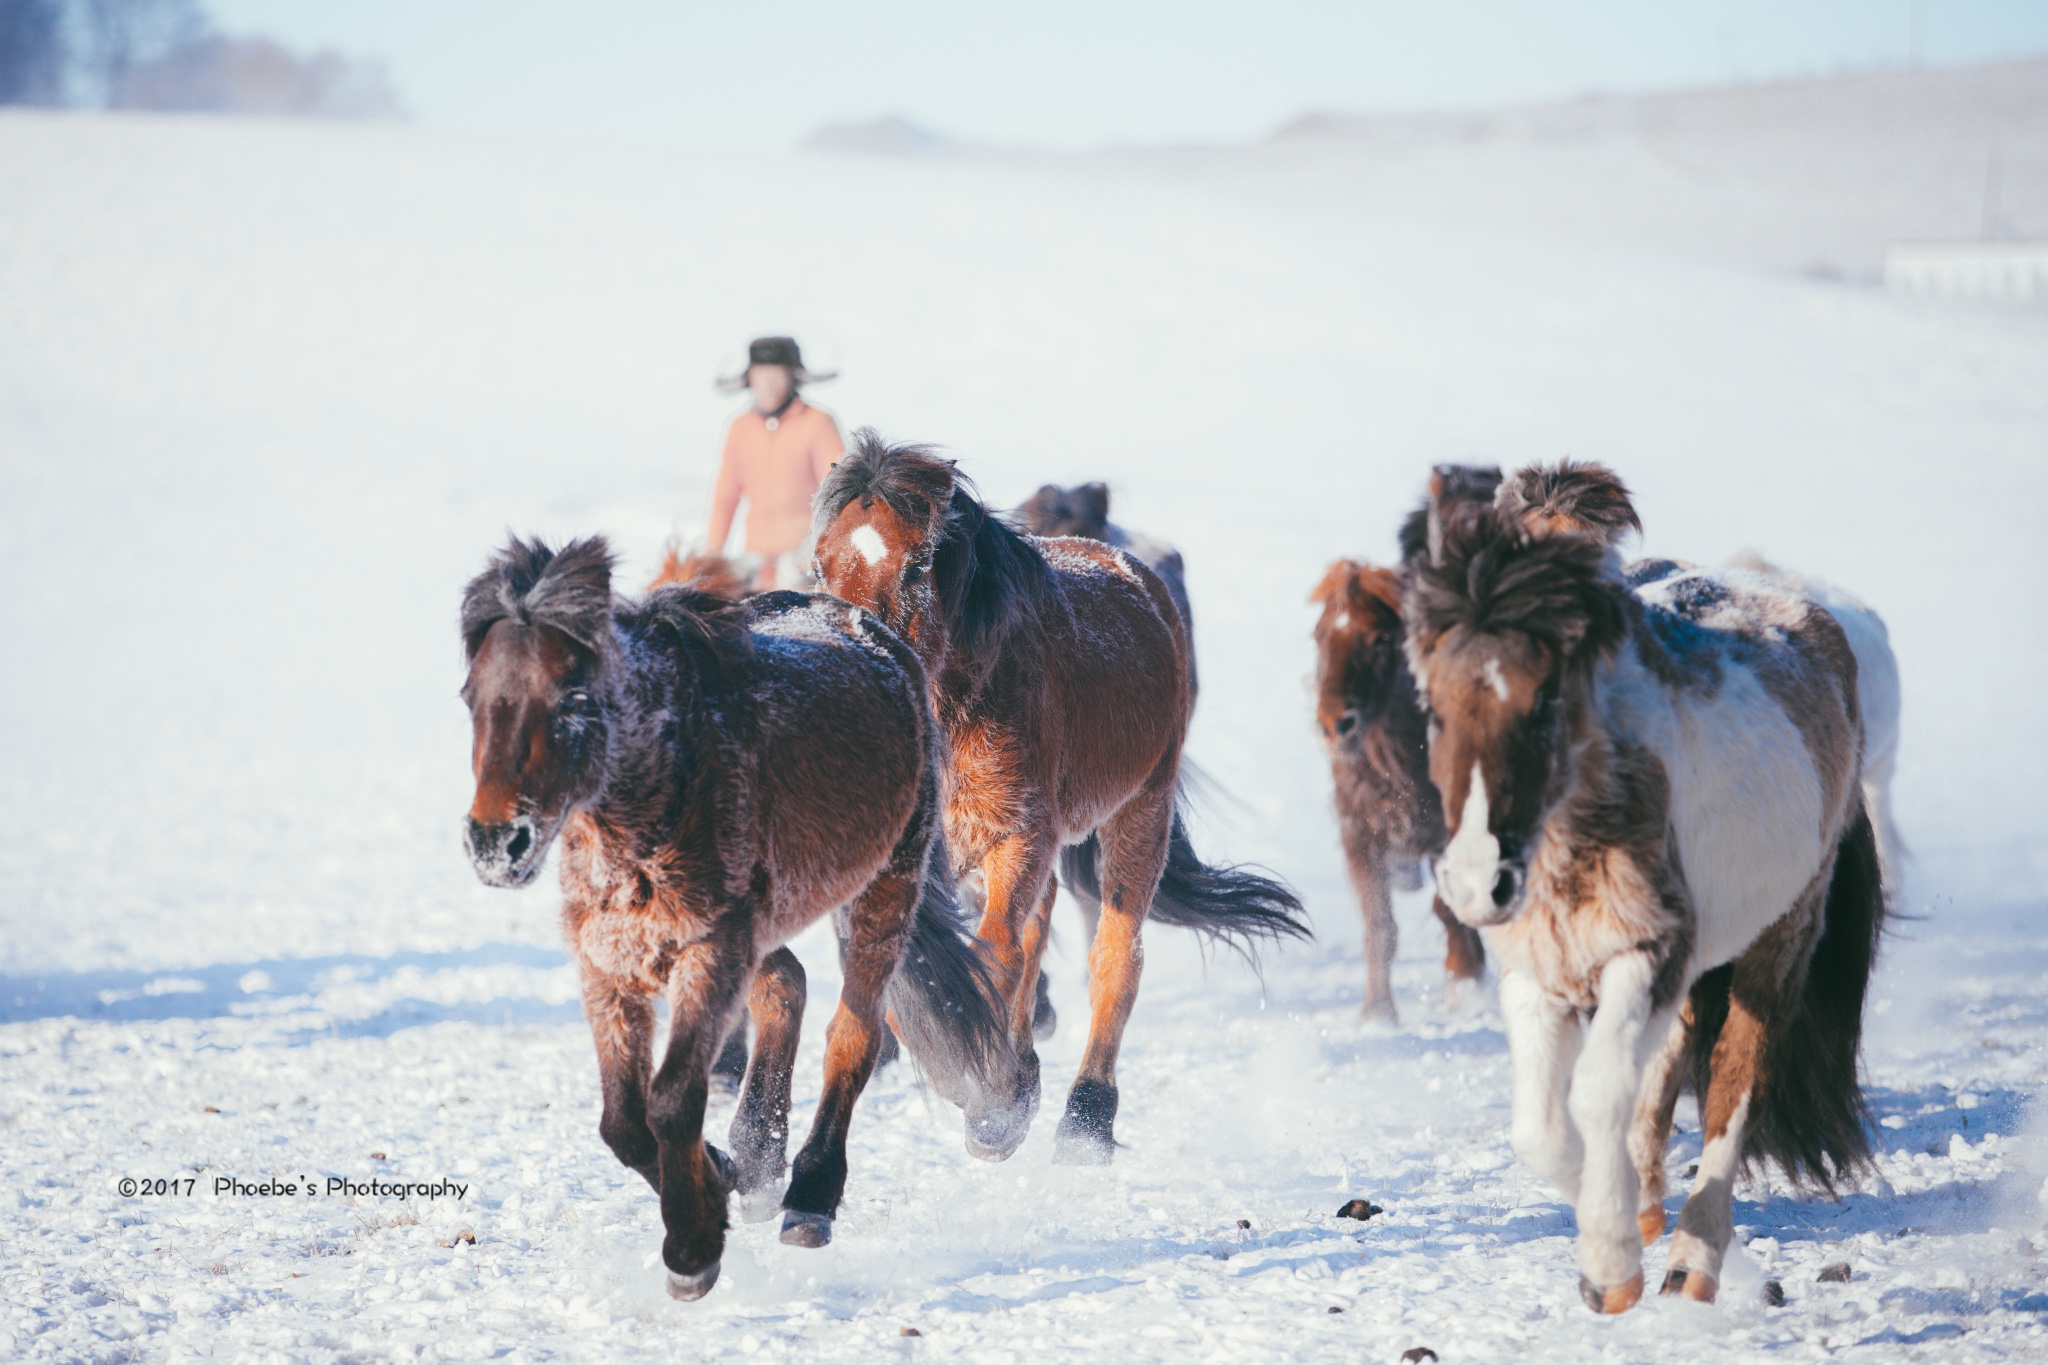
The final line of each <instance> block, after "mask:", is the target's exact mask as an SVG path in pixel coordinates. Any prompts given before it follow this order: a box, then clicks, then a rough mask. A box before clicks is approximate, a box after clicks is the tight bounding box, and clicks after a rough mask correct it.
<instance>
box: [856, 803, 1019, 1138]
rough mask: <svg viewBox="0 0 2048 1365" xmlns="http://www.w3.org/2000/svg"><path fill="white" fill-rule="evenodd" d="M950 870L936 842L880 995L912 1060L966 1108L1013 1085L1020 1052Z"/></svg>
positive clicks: (939, 1090) (933, 1082) (935, 1085)
mask: <svg viewBox="0 0 2048 1365" xmlns="http://www.w3.org/2000/svg"><path fill="white" fill-rule="evenodd" d="M949 869H950V864H949V862H948V859H947V857H946V850H945V846H944V844H943V843H942V842H937V841H935V842H934V845H933V848H932V856H931V865H930V867H929V868H928V869H927V870H926V872H925V877H924V887H923V889H922V891H920V892H919V894H918V899H917V914H916V920H915V923H914V924H913V926H912V928H911V932H910V946H909V948H908V949H907V950H906V951H905V952H904V954H903V963H902V965H901V966H899V967H898V968H897V969H896V975H895V977H894V978H893V979H891V981H890V982H889V987H888V990H887V991H886V993H885V994H884V1000H885V1001H886V1003H887V1005H888V1007H889V1012H890V1014H891V1016H892V1017H893V1019H894V1022H895V1025H896V1032H897V1034H898V1036H900V1037H901V1038H902V1040H903V1045H904V1047H905V1048H906V1049H907V1050H908V1051H909V1053H910V1056H911V1059H912V1060H913V1061H914V1062H916V1063H917V1066H918V1068H919V1069H920V1070H921V1071H923V1073H924V1074H925V1076H926V1077H927V1078H929V1079H930V1081H931V1082H932V1085H933V1087H934V1088H935V1089H937V1090H938V1092H939V1093H940V1094H941V1095H943V1096H945V1097H946V1098H947V1099H949V1100H951V1101H953V1102H954V1103H955V1104H959V1105H962V1106H965V1105H966V1104H967V1103H968V1101H969V1098H970V1096H972V1095H974V1094H976V1093H977V1092H979V1093H981V1094H995V1093H1002V1094H1007V1093H1008V1092H1009V1091H1010V1090H1012V1089H1014V1088H1015V1085H1016V1071H1017V1054H1016V1051H1015V1049H1014V1048H1012V1046H1011V1044H1010V1030H1009V1026H1008V1024H1007V1023H1006V1022H1005V1017H1004V1010H1003V1006H1002V1003H1001V1001H1000V999H999V998H998V996H997V993H996V987H995V981H994V978H993V977H992V976H991V975H990V973H989V968H988V963H987V962H986V961H985V960H984V959H983V957H982V955H981V950H980V947H979V944H980V940H979V939H977V938H976V937H975V936H974V934H973V931H972V930H971V929H969V927H968V925H967V922H966V920H965V918H964V916H963V915H962V914H961V911H960V902H959V899H958V897H957V896H956V895H955V893H954V890H953V882H952V877H951V875H950V871H949Z"/></svg>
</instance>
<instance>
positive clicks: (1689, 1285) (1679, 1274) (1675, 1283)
mask: <svg viewBox="0 0 2048 1365" xmlns="http://www.w3.org/2000/svg"><path fill="white" fill-rule="evenodd" d="M1658 1292H1659V1293H1662V1294H1683V1295H1685V1296H1686V1297H1687V1298H1688V1299H1691V1300H1692V1301H1693V1302H1694V1303H1712V1302H1713V1301H1714V1296H1715V1295H1717V1294H1719V1293H1720V1292H1721V1282H1720V1281H1719V1280H1717V1279H1715V1278H1714V1277H1713V1276H1712V1275H1709V1274H1708V1273H1707V1272H1706V1271H1704V1270H1687V1269H1686V1268H1685V1267H1684V1266H1673V1267H1672V1268H1671V1269H1670V1270H1668V1271H1666V1272H1664V1287H1663V1288H1662V1289H1660V1290H1659V1291H1658Z"/></svg>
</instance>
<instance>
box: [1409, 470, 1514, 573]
mask: <svg viewBox="0 0 2048 1365" xmlns="http://www.w3.org/2000/svg"><path fill="white" fill-rule="evenodd" d="M1499 487H1500V466H1499V465H1491V464H1440V465H1438V466H1436V467H1435V468H1434V469H1432V470H1430V471H1429V496H1428V497H1426V498H1424V499H1423V500H1422V501H1421V502H1420V503H1418V504H1416V507H1415V510H1414V511H1412V512H1410V513H1409V514H1408V516H1407V519H1406V520H1404V521H1403V522H1402V523H1401V533H1400V537H1399V545H1400V550H1401V562H1402V563H1403V564H1406V563H1408V562H1409V561H1410V560H1412V559H1418V558H1421V557H1423V556H1426V555H1428V554H1429V553H1430V551H1431V545H1430V540H1431V534H1430V516H1431V513H1432V511H1435V512H1437V514H1438V515H1442V514H1444V513H1445V512H1447V511H1448V509H1449V508H1450V507H1452V506H1453V505H1455V504H1458V503H1466V502H1474V503H1485V502H1491V501H1493V496H1494V491H1495V490H1496V489H1498V488H1499Z"/></svg>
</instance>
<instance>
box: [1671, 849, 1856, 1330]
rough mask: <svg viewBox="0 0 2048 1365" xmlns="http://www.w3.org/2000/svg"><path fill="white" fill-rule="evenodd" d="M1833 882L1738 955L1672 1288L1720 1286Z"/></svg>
mask: <svg viewBox="0 0 2048 1365" xmlns="http://www.w3.org/2000/svg"><path fill="white" fill-rule="evenodd" d="M1830 870H1832V869H1830ZM1827 881H1828V878H1827V876H1826V875H1823V876H1822V877H1821V878H1820V880H1819V882H1818V883H1817V889H1816V890H1815V891H1811V892H1809V893H1808V895H1807V897H1806V899H1805V900H1804V901H1803V902H1802V903H1801V905H1800V908H1799V910H1798V911H1796V912H1795V913H1793V914H1789V915H1787V916H1785V918H1784V919H1781V920H1779V921H1778V923H1776V924H1774V925H1772V926H1771V928H1769V929H1767V930H1765V931H1764V933H1763V934H1762V935H1761V936H1760V937H1758V939H1757V940H1756V942H1754V943H1752V944H1751V945H1750V946H1749V947H1748V948H1747V949H1745V950H1744V951H1743V954H1742V956H1741V957H1738V958H1737V959H1735V972H1734V975H1733V977H1732V978H1731V979H1730V982H1729V991H1728V1016H1727V1018H1726V1019H1725V1020H1723V1021H1722V1024H1721V1033H1720V1036H1719V1037H1718V1038H1716V1039H1715V1040H1714V1051H1713V1056H1712V1059H1711V1060H1710V1061H1709V1063H1708V1065H1709V1068H1710V1070H1711V1073H1712V1075H1711V1077H1710V1079H1709V1080H1708V1082H1707V1093H1706V1096H1705V1097H1704V1098H1703V1100H1702V1101H1701V1103H1700V1110H1701V1113H1700V1137H1701V1145H1700V1169H1699V1174H1698V1175H1697V1176H1696V1177H1695V1178H1694V1180H1693V1186H1692V1190H1691V1192H1690V1193H1689V1194H1687V1196H1686V1199H1685V1207H1684V1208H1682V1209H1680V1210H1679V1211H1678V1227H1677V1230H1676V1231H1674V1232H1673V1233H1672V1234H1671V1260H1670V1269H1669V1270H1667V1271H1666V1272H1665V1275H1664V1292H1665V1293H1666V1294H1678V1293H1683V1294H1684V1295H1685V1296H1686V1297H1687V1298H1689V1299H1700V1300H1703V1301H1706V1302H1712V1301H1713V1298H1714V1296H1715V1294H1717V1293H1718V1292H1719V1291H1720V1287H1721V1260H1722V1257H1723V1256H1725V1255H1726V1254H1727V1251H1728V1243H1729V1242H1730V1241H1731V1240H1732V1239H1733V1238H1734V1236H1735V1210H1734V1195H1735V1177H1736V1176H1737V1175H1738V1174H1739V1173H1740V1172H1741V1170H1742V1150H1743V1145H1744V1138H1745V1135H1746V1134H1745V1128H1746V1127H1747V1125H1748V1123H1749V1121H1750V1119H1751V1117H1752V1113H1753V1110H1752V1105H1753V1104H1754V1103H1755V1101H1756V1098H1757V1088H1758V1085H1759V1083H1760V1081H1761V1080H1762V1078H1763V1067H1764V1052H1765V1048H1766V1047H1767V1046H1768V1045H1769V1042H1770V1024H1771V1015H1772V1013H1773V1012H1774V1011H1775V1010H1776V1008H1777V1004H1778V998H1779V996H1780V995H1781V994H1782V993H1783V991H1784V988H1785V982H1786V980H1787V978H1788V977H1790V976H1791V975H1792V970H1793V968H1794V967H1795V966H1797V965H1802V964H1804V963H1805V962H1806V960H1807V958H1808V957H1809V955H1810V954H1811V951H1812V947H1813V939H1814V936H1815V934H1816V932H1817V930H1818V927H1819V922H1820V908H1821V902H1820V897H1821V896H1823V895H1825V893H1826V887H1827Z"/></svg>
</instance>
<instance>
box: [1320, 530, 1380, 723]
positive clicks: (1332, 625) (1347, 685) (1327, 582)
mask: <svg viewBox="0 0 2048 1365" xmlns="http://www.w3.org/2000/svg"><path fill="white" fill-rule="evenodd" d="M1308 600H1309V601H1311V602H1320V603H1322V604H1323V614H1322V615H1321V616H1320V617H1318V618H1317V620H1316V724H1317V725H1319V726H1321V727H1322V731H1323V738H1324V739H1325V740H1328V741H1329V742H1330V743H1332V744H1338V743H1342V742H1343V741H1345V740H1347V739H1349V738H1350V737H1351V736H1352V735H1353V734H1354V733H1355V732H1356V731H1357V729H1358V726H1359V723H1360V721H1361V720H1362V719H1363V717H1362V716H1361V714H1360V712H1359V710H1358V702H1359V701H1360V700H1361V699H1362V696H1363V694H1365V693H1368V692H1372V691H1374V690H1376V689H1377V690H1382V691H1383V690H1384V689H1385V688H1387V687H1388V686H1391V685H1392V683H1393V680H1394V677H1395V675H1396V673H1398V671H1399V669H1400V663H1401V637H1402V630H1401V580H1400V579H1399V578H1397V577H1396V576H1395V575H1394V574H1393V573H1392V572H1391V571H1389V570H1387V569H1376V568H1374V567H1373V566H1372V565H1370V564H1361V563H1359V562H1358V561H1357V560H1355V559H1338V560H1333V561H1332V562H1331V564H1330V567H1329V568H1327V569H1325V570H1324V571H1323V579H1322V581H1321V582H1320V583H1318V584H1316V586H1315V591H1313V592H1311V593H1310V594H1309V595H1308Z"/></svg>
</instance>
